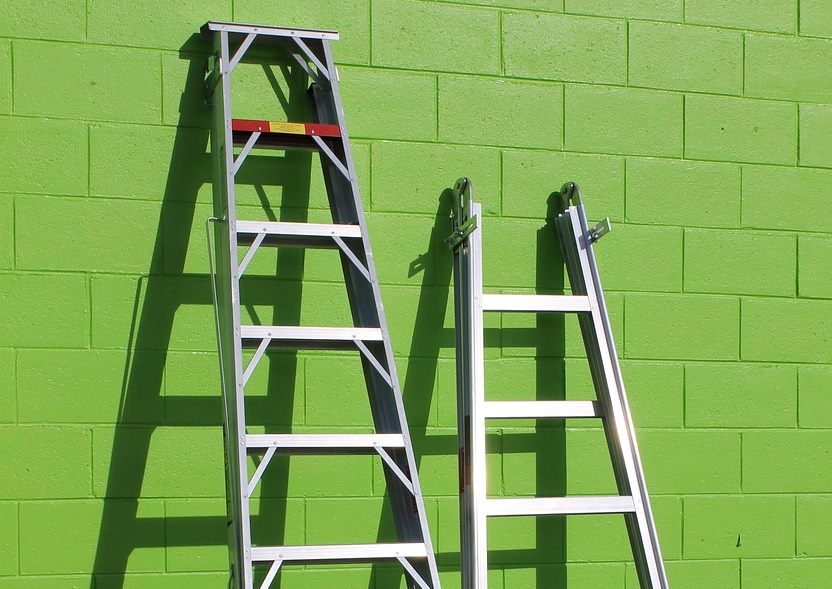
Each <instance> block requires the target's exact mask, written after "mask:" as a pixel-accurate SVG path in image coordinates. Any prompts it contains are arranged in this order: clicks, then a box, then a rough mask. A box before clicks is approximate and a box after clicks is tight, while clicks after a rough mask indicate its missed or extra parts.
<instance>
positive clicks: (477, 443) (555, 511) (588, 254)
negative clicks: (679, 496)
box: [448, 178, 668, 589]
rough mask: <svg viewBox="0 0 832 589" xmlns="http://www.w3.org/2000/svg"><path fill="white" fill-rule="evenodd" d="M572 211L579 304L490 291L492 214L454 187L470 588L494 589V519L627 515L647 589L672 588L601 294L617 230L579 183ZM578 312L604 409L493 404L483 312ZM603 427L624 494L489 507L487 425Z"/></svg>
mask: <svg viewBox="0 0 832 589" xmlns="http://www.w3.org/2000/svg"><path fill="white" fill-rule="evenodd" d="M561 196H562V197H563V199H564V201H565V205H566V206H565V210H563V212H562V213H561V214H560V216H559V217H558V218H557V219H556V220H555V224H556V228H557V233H558V237H559V238H560V245H561V249H562V252H563V258H564V261H565V263H566V268H567V273H568V276H569V282H570V284H571V287H572V294H571V295H507V294H486V293H484V292H483V278H482V231H483V228H482V225H483V221H482V215H481V208H480V205H479V204H478V203H475V202H474V200H473V191H472V188H471V182H470V181H469V180H468V179H467V178H461V179H460V180H458V181H457V183H456V185H455V186H454V204H453V217H454V233H453V234H452V235H451V237H450V238H449V239H448V242H449V244H450V245H451V247H452V248H453V252H454V302H455V310H456V313H455V316H456V334H457V337H456V350H457V402H458V416H459V417H458V419H459V450H460V469H461V470H460V521H461V531H460V535H461V544H462V547H461V551H462V587H463V589H485V588H486V587H487V572H488V540H487V533H486V526H487V518H489V517H501V516H542V515H560V516H565V515H576V514H623V515H624V517H625V520H626V525H627V532H628V535H629V538H630V544H631V546H632V551H633V556H634V560H635V565H636V569H637V572H638V578H639V582H640V584H641V587H643V588H644V589H648V588H649V589H667V587H668V585H667V578H666V576H665V571H664V564H663V562H662V557H661V551H660V549H659V542H658V538H657V536H656V529H655V525H654V522H653V516H652V512H651V509H650V501H649V498H648V495H647V487H646V485H645V482H644V475H643V471H642V466H641V460H640V458H639V453H638V447H637V445H636V439H635V432H634V429H633V423H632V419H631V417H630V411H629V407H628V405H627V397H626V393H625V391H624V385H623V382H622V379H621V370H620V367H619V364H618V358H617V356H616V352H615V345H614V343H613V338H612V332H611V330H610V322H609V317H608V315H607V308H606V304H605V302H604V294H603V291H602V290H601V281H600V278H599V276H598V269H597V267H596V263H595V255H594V253H593V249H592V248H593V246H592V244H593V243H594V242H595V241H597V240H598V239H599V238H600V237H601V236H602V235H604V234H605V233H606V232H607V231H609V222H608V221H605V222H604V223H600V224H598V225H597V226H595V227H593V228H590V227H589V226H588V225H587V220H586V214H585V212H584V207H583V204H582V202H581V197H580V191H579V189H578V187H577V186H576V185H575V184H572V183H568V184H565V185H564V187H563V189H562V190H561ZM484 312H499V313H514V312H521V313H576V314H578V320H579V322H580V327H581V333H582V335H583V341H584V345H585V347H586V352H587V357H588V360H589V366H590V372H591V374H592V380H593V383H594V387H595V391H596V395H597V400H596V401H590V400H587V401H566V400H558V401H549V400H547V401H488V400H486V397H485V379H484V368H485V364H484V349H483V348H484V346H483V313H484ZM547 418H551V419H569V418H600V419H601V420H602V421H603V425H604V432H605V434H606V438H607V445H608V446H609V451H610V456H611V458H612V465H613V471H614V474H615V479H616V483H617V486H618V492H619V495H616V496H607V497H605V496H589V497H575V496H568V497H528V498H488V497H487V495H486V448H485V435H486V420H489V419H547Z"/></svg>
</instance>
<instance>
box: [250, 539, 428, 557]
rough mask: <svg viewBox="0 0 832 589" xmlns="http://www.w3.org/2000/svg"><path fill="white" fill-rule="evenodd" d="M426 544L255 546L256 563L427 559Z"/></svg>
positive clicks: (252, 553)
mask: <svg viewBox="0 0 832 589" xmlns="http://www.w3.org/2000/svg"><path fill="white" fill-rule="evenodd" d="M426 556H427V550H426V549H425V545H424V544H417V543H415V542H408V543H398V544H340V545H339V544H336V545H329V546H312V545H310V546H252V548H251V559H252V560H253V561H254V562H271V561H275V560H283V561H299V560H325V561H373V560H383V559H388V558H390V559H397V558H425V557H426Z"/></svg>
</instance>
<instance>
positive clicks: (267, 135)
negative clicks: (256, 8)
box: [203, 22, 440, 589]
mask: <svg viewBox="0 0 832 589" xmlns="http://www.w3.org/2000/svg"><path fill="white" fill-rule="evenodd" d="M203 33H204V34H205V35H206V36H209V37H211V38H213V41H214V54H213V55H212V56H211V58H210V59H209V60H208V74H207V78H206V81H205V88H206V95H207V99H208V100H209V101H210V102H211V103H212V111H213V121H212V133H211V141H212V155H213V158H214V164H215V165H214V170H215V172H216V177H215V184H214V216H213V217H212V220H213V221H214V222H215V225H214V227H215V228H216V230H215V232H214V246H213V253H214V256H213V257H212V261H213V259H214V258H215V259H216V261H217V264H216V267H217V272H216V276H215V281H214V287H215V291H214V294H215V303H216V309H217V316H216V320H217V335H218V340H219V352H220V354H219V356H220V364H221V371H220V373H221V375H222V385H223V402H224V405H225V422H224V427H225V431H224V434H225V435H224V437H225V440H226V479H227V483H228V485H227V488H228V502H227V504H228V520H229V526H228V542H229V560H230V571H231V577H230V582H229V589H255V585H254V578H255V572H256V571H255V569H257V571H258V572H259V571H265V575H264V577H263V580H262V581H261V582H259V583H258V585H257V587H258V589H269V587H271V586H272V584H273V583H276V582H278V581H277V580H276V579H277V576H278V575H279V573H280V569H281V566H282V564H283V563H285V562H298V563H303V564H310V563H315V564H331V563H353V562H387V561H393V562H396V563H398V564H399V565H400V566H401V568H402V570H403V571H404V573H405V574H406V577H405V578H406V584H407V587H408V589H440V584H439V574H438V570H437V567H436V559H435V557H434V552H433V545H432V542H431V539H430V532H429V529H428V523H427V515H426V512H425V506H424V501H423V499H422V494H421V488H420V484H419V478H418V476H417V463H416V459H415V455H414V452H413V448H412V446H411V438H410V434H409V432H408V424H407V419H406V415H405V412H404V402H403V400H402V396H401V389H400V387H399V382H398V376H397V374H396V366H395V362H394V361H393V349H392V345H391V342H390V338H389V335H388V330H387V323H386V318H385V315H384V308H383V305H382V303H381V293H380V290H379V283H378V278H377V276H376V270H375V266H374V261H373V260H374V258H373V254H372V250H371V248H370V242H369V238H368V235H367V227H366V221H365V218H364V210H363V205H362V203H361V197H360V194H359V190H358V181H357V178H356V174H355V165H354V162H353V158H352V151H351V147H350V141H349V136H348V135H347V130H346V123H345V120H344V113H343V108H342V106H341V98H340V91H339V88H338V73H337V70H336V67H335V63H334V61H333V59H332V53H331V50H330V47H329V41H331V40H335V39H337V38H338V34H337V33H335V32H334V31H319V30H304V29H290V28H284V27H268V26H259V25H244V24H236V23H223V22H211V23H208V24H206V25H205V26H204V27H203ZM252 47H256V49H257V53H256V56H255V57H252V58H251V59H246V55H248V53H247V52H248V50H249V49H250V48H252ZM272 56H274V60H271V59H270V58H271V57H272ZM269 63H273V64H276V65H278V67H272V68H268V67H264V65H268V64H269ZM241 64H246V67H247V68H249V69H250V70H254V69H256V70H257V71H263V70H266V73H267V74H268V75H270V76H271V75H274V76H280V75H283V76H285V78H286V80H285V81H286V85H285V87H286V88H288V89H286V90H285V95H283V94H282V93H283V92H284V90H280V92H281V94H280V95H279V96H277V97H276V98H277V101H276V103H280V104H284V105H287V104H292V105H293V110H295V111H301V110H303V109H297V108H295V107H296V106H298V105H297V100H296V99H295V97H296V96H303V97H304V98H308V99H309V101H310V103H311V104H310V109H309V111H308V112H309V113H310V114H311V117H310V118H311V120H310V121H304V122H287V121H272V120H265V119H240V118H235V117H234V116H233V114H232V108H231V96H230V93H231V76H232V74H234V72H235V71H236V70H237V68H238V67H239V66H240V65H241ZM301 79H304V82H303V84H302V85H303V86H304V87H302V88H295V86H297V82H299V81H300V80H301ZM267 81H268V82H271V86H272V87H273V88H284V85H282V84H281V83H275V80H267ZM306 81H308V82H309V87H308V88H306V87H305V86H306ZM288 114H289V113H287V116H288ZM298 149H299V150H313V151H314V152H316V153H317V154H318V157H317V158H315V159H318V160H319V161H320V164H321V173H322V176H323V184H324V186H325V188H326V192H327V200H328V203H329V207H330V213H331V221H332V222H331V223H297V222H287V221H283V220H282V219H281V218H280V216H281V215H285V214H287V213H286V211H285V210H284V208H283V206H282V205H283V204H286V203H279V202H272V200H269V199H268V197H265V196H264V198H265V199H266V200H268V202H264V203H263V204H264V208H265V209H266V211H265V212H266V214H267V215H268V218H269V219H270V220H268V221H257V220H240V219H238V218H237V213H238V210H237V204H236V183H237V182H238V178H247V181H250V176H248V175H245V174H244V175H241V174H240V171H241V170H243V168H244V167H245V166H246V165H247V164H246V162H247V161H248V158H249V157H250V156H251V154H252V153H257V156H258V158H263V159H267V158H273V159H278V158H280V157H281V156H282V154H275V151H274V150H298ZM296 155H297V154H296ZM299 157H300V158H303V157H304V156H303V154H299ZM312 159H313V158H311V157H310V158H308V160H309V161H312ZM278 168H281V167H280V166H278ZM303 168H304V166H299V169H303ZM289 192H292V191H289ZM289 206H290V205H289V204H287V207H289ZM297 207H298V205H297V204H296V203H292V204H291V208H297ZM273 213H275V214H276V215H275V214H273ZM275 216H277V218H275ZM261 247H276V248H284V247H294V248H324V249H330V250H334V251H333V254H334V255H337V256H338V258H339V260H340V262H341V267H342V269H343V276H344V287H345V290H346V294H347V300H348V301H349V305H350V316H349V317H348V318H347V317H345V318H344V324H345V325H352V327H316V326H300V325H243V324H242V319H241V315H242V313H241V306H242V305H244V304H246V301H245V300H241V298H245V293H246V292H247V291H246V289H242V290H241V288H240V282H241V278H242V277H243V276H244V273H245V270H246V268H247V267H248V266H249V264H250V262H251V261H252V260H253V258H254V256H256V255H257V253H258V252H259V251H261V250H260V248H261ZM300 253H301V255H302V252H300ZM295 254H298V252H295ZM278 256H280V254H278ZM278 259H279V260H280V257H278ZM282 271H283V266H280V265H279V267H278V269H277V272H278V273H281V272H282ZM262 278H263V277H262V276H261V275H258V277H257V279H258V280H261V279H262ZM292 278H294V277H292ZM287 290H288V292H297V293H300V292H301V291H302V289H300V288H298V289H294V290H293V289H287ZM275 304H276V305H277V301H275ZM284 311H285V309H284ZM280 315H281V321H285V322H288V323H291V322H292V317H293V316H294V317H296V318H297V317H298V316H299V313H295V314H294V315H293V312H292V311H289V312H288V313H281V314H280ZM284 348H285V349H290V350H353V351H357V352H358V354H355V355H353V356H352V358H354V359H355V361H356V362H360V364H361V369H362V373H363V375H364V383H365V385H366V389H367V391H366V393H367V398H368V399H369V404H370V408H369V409H370V410H369V411H368V415H372V419H373V423H372V426H371V427H369V428H368V430H369V431H375V432H376V433H367V434H353V433H346V432H348V431H349V428H348V427H344V428H343V429H342V430H341V432H343V433H339V432H338V431H337V430H338V429H339V428H337V426H333V427H332V430H333V431H331V432H328V433H314V432H304V433H280V434H255V433H249V428H248V426H247V421H246V393H249V394H251V393H252V392H253V391H250V390H249V391H247V388H250V387H253V386H258V387H262V383H263V380H262V379H253V381H252V382H251V383H250V382H249V381H250V377H251V376H252V374H253V373H254V371H256V370H257V369H258V365H259V362H260V360H261V359H262V358H263V356H264V355H265V354H266V353H267V352H268V351H269V350H272V349H284ZM246 349H253V350H254V352H253V354H248V353H244V350H246ZM287 356H291V355H287ZM319 356H320V354H315V355H310V357H309V358H307V359H306V360H305V361H306V362H314V361H315V360H316V359H317V358H318V357H319ZM278 368H279V367H278V366H274V365H272V366H271V367H270V372H271V371H275V370H277V369H278ZM276 380H277V379H276ZM276 380H275V381H276ZM286 381H287V382H283V383H281V386H280V387H275V389H278V390H279V392H280V394H287V392H288V391H287V390H286V386H283V385H287V384H288V383H292V382H294V379H293V378H290V379H286ZM254 383H256V385H255V384H254ZM257 392H258V393H260V394H262V393H263V391H262V390H261V391H257ZM275 392H276V391H275V390H274V389H270V390H267V391H266V393H267V394H273V393H275ZM307 392H311V391H307ZM315 392H316V393H320V394H326V395H329V397H327V399H329V398H331V400H332V403H333V404H337V403H338V402H339V395H340V393H341V391H339V390H332V391H315ZM264 419H265V420H266V422H268V416H258V424H261V423H262V422H263V420H264ZM298 454H301V455H365V456H366V455H370V456H373V457H377V458H378V460H379V461H380V464H381V468H382V469H383V473H384V476H385V481H386V483H387V497H386V499H387V500H388V501H389V505H390V508H391V509H390V511H391V513H392V519H393V523H394V525H395V529H396V534H397V541H398V542H397V543H391V544H385V543H377V544H343V545H331V546H328V545H309V546H262V545H258V544H264V543H263V542H259V541H258V534H257V532H256V530H258V529H261V528H266V527H269V525H268V524H271V522H267V521H265V520H263V521H262V523H263V524H264V525H263V526H259V525H255V526H252V515H251V511H252V507H251V505H250V501H251V498H252V497H253V496H256V495H255V493H256V491H257V488H258V485H259V484H260V482H261V481H262V480H263V477H264V476H265V473H266V472H267V471H268V469H270V468H274V466H273V465H274V464H275V463H280V462H282V463H283V465H284V467H285V461H280V460H275V457H281V456H286V455H298ZM378 463H379V462H377V461H376V460H375V459H374V464H378ZM283 472H286V473H289V472H292V473H293V476H297V475H295V474H294V470H289V469H286V470H284V471H283ZM273 474H274V473H273ZM287 476H288V475H287ZM301 503H302V502H301ZM344 505H345V507H344V508H345V509H348V508H349V502H345V504H344ZM292 507H293V502H287V505H286V510H285V511H286V512H288V511H289V510H290V508H292ZM277 511H280V510H277ZM273 513H274V512H272V511H269V510H266V511H265V513H264V512H262V511H261V514H260V515H258V516H257V517H258V518H264V517H268V516H271V515H272V514H273ZM258 523H259V522H258ZM275 523H278V524H279V522H275ZM278 527H279V525H278ZM252 528H254V530H255V531H254V532H253V531H252Z"/></svg>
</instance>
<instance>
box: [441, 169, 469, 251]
mask: <svg viewBox="0 0 832 589" xmlns="http://www.w3.org/2000/svg"><path fill="white" fill-rule="evenodd" d="M473 201H474V189H473V187H472V186H471V180H469V179H468V178H465V177H462V178H460V179H459V180H457V181H456V184H454V189H453V203H452V204H451V215H452V217H453V223H454V232H453V233H452V234H451V235H450V237H448V238H447V239H446V240H445V241H447V242H448V246H449V247H450V248H451V249H456V247H457V246H458V245H459V244H460V243H462V242H463V241H465V238H466V237H468V236H469V235H471V233H473V232H474V231H475V230H476V228H477V217H476V215H474V216H473V217H470V218H469V215H470V214H471V203H472V202H473Z"/></svg>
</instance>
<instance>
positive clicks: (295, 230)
mask: <svg viewBox="0 0 832 589" xmlns="http://www.w3.org/2000/svg"><path fill="white" fill-rule="evenodd" d="M237 233H238V234H240V233H243V234H255V235H256V234H258V233H265V234H266V235H285V236H287V237H333V236H338V237H361V227H360V226H359V225H346V224H342V225H338V224H326V223H288V222H274V221H237Z"/></svg>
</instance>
